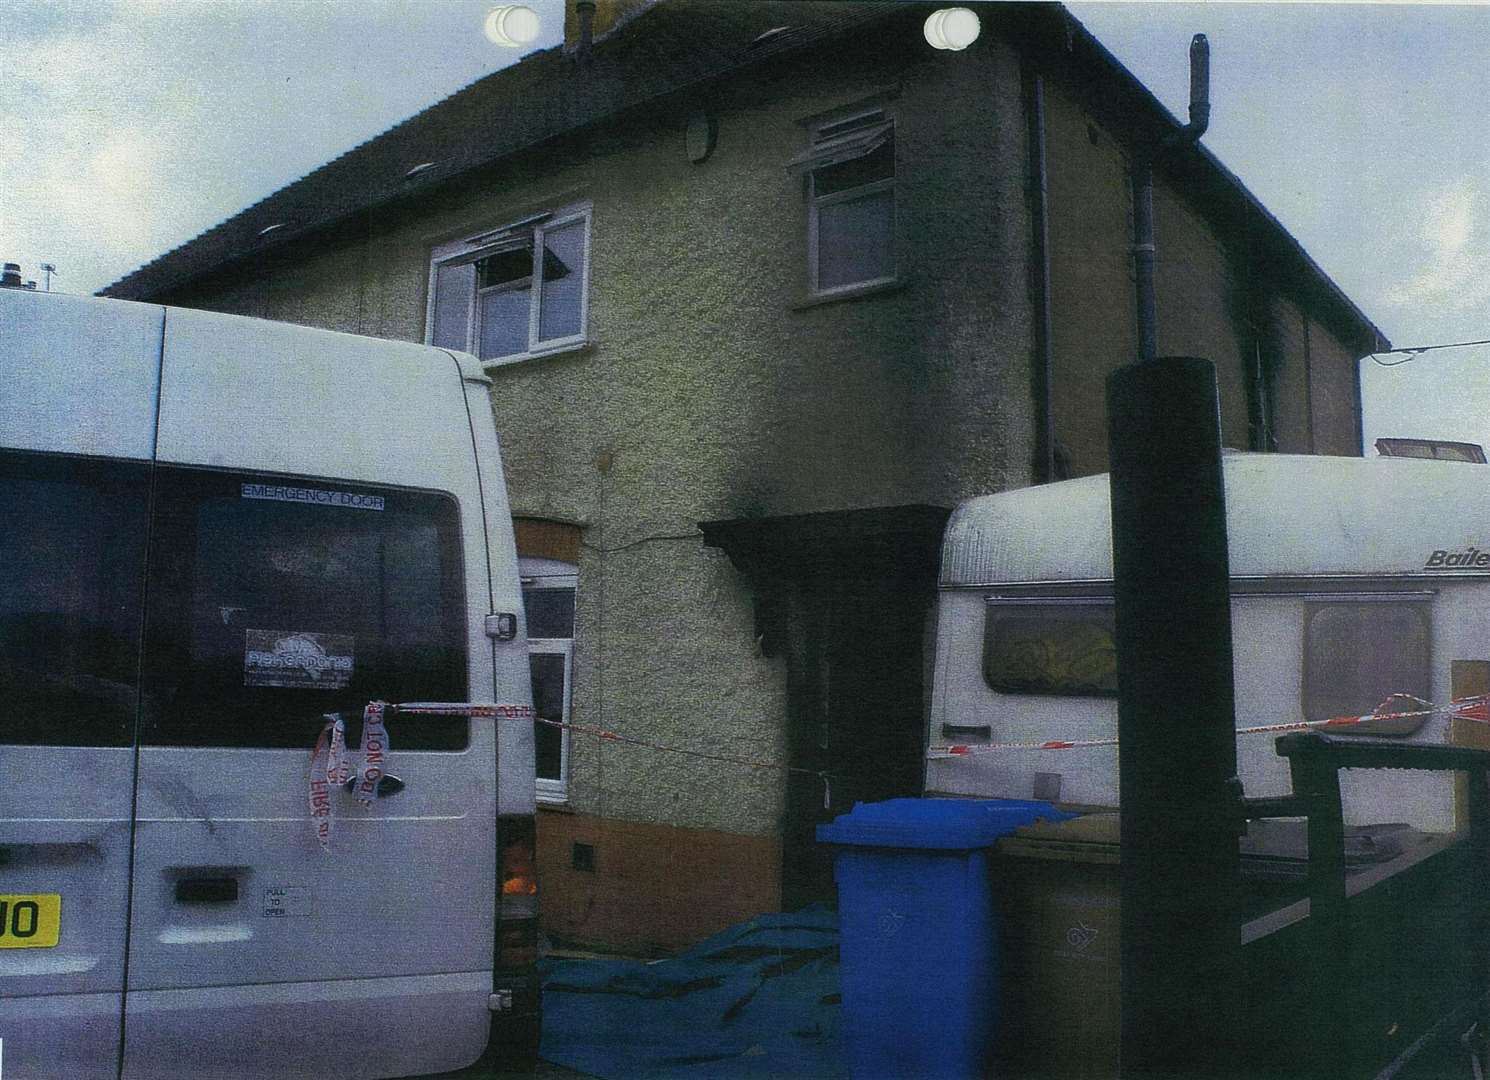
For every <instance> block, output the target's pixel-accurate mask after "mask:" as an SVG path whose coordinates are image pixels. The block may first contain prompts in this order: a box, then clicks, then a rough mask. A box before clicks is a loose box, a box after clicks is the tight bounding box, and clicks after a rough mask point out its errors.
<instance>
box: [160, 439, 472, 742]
mask: <svg viewBox="0 0 1490 1080" xmlns="http://www.w3.org/2000/svg"><path fill="white" fill-rule="evenodd" d="M156 505H157V518H156V529H157V536H156V540H155V542H154V543H153V544H152V556H151V567H150V597H151V599H150V616H149V627H148V635H149V636H148V639H147V645H146V670H147V698H146V700H147V702H148V703H150V704H151V705H152V710H151V712H152V716H151V722H150V724H149V725H148V726H147V729H146V735H145V739H146V741H147V742H150V743H156V744H163V745H170V746H261V747H297V748H301V749H306V748H309V747H310V745H311V744H312V743H313V742H314V741H315V737H316V733H317V731H318V730H319V729H320V725H321V723H322V721H321V716H322V714H323V713H326V712H333V711H349V712H351V713H353V714H354V715H356V716H357V717H359V718H360V715H361V709H362V706H363V705H365V704H366V703H367V702H368V701H370V700H384V701H393V702H397V701H463V700H465V698H466V653H465V636H464V626H465V586H464V582H463V574H462V570H461V558H460V534H459V513H458V510H457V506H456V503H455V501H454V500H453V499H451V498H449V497H448V496H444V495H436V494H428V493H423V492H409V491H401V490H397V489H387V488H376V489H374V488H367V487H364V486H361V485H356V484H351V483H348V482H345V481H340V480H295V479H286V478H283V477H263V476H250V475H239V474H230V473H217V472H207V471H194V470H169V469H162V470H161V475H160V479H159V482H158V485H157V499H156ZM358 726H360V725H358ZM358 726H354V728H353V731H351V732H349V735H350V736H351V737H352V738H353V739H354V741H355V738H356V733H357V727H358ZM466 733H467V722H466V721H465V720H464V719H461V718H458V717H449V718H445V717H440V718H436V717H428V718H420V719H419V720H417V721H412V720H411V721H409V722H408V723H407V725H402V726H401V728H400V729H399V730H394V731H392V732H391V735H392V739H393V745H394V747H395V749H398V750H458V749H461V748H463V747H464V746H465V744H466Z"/></svg>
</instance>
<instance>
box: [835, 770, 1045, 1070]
mask: <svg viewBox="0 0 1490 1080" xmlns="http://www.w3.org/2000/svg"><path fill="white" fill-rule="evenodd" d="M1071 816H1072V815H1070V814H1067V813H1065V812H1063V811H1059V810H1056V809H1055V808H1054V807H1052V806H1051V805H1050V804H1049V803H1045V802H1024V801H1016V800H1010V799H890V800H887V801H885V802H878V803H858V804H856V805H855V806H854V808H853V809H852V810H851V811H849V812H848V813H847V814H842V815H840V816H839V817H838V818H837V819H835V820H834V821H833V822H832V823H831V824H828V825H819V826H818V828H817V838H818V840H819V842H822V843H828V844H833V845H835V846H836V847H837V848H838V850H837V851H836V852H835V855H834V866H833V876H834V879H835V881H836V882H837V884H838V917H839V923H840V925H841V927H842V937H841V945H842V966H841V968H840V971H841V976H842V983H843V1035H844V1052H845V1054H846V1056H847V1058H848V1068H849V1075H850V1076H851V1077H853V1080H889V1078H892V1077H893V1078H902V1077H915V1078H918V1080H921V1078H926V1080H933V1078H935V1080H942V1078H946V1080H952V1078H968V1080H974V1078H978V1077H981V1076H983V1075H984V1073H985V1070H986V1068H987V1066H988V1061H989V1056H990V1052H991V1050H992V1047H993V1038H994V1032H995V1027H996V1024H997V1020H998V976H999V962H998V925H997V914H996V909H995V905H994V896H993V883H992V882H991V881H990V878H989V871H988V857H989V850H988V849H989V848H990V846H991V845H992V844H993V843H994V842H995V841H996V840H997V839H998V838H999V837H1001V836H1004V835H1006V834H1008V833H1011V832H1013V831H1014V830H1015V829H1017V828H1019V827H1020V826H1022V825H1028V824H1031V823H1032V822H1034V821H1037V820H1039V819H1041V818H1044V819H1046V820H1052V821H1055V820H1064V819H1065V818H1069V817H1071Z"/></svg>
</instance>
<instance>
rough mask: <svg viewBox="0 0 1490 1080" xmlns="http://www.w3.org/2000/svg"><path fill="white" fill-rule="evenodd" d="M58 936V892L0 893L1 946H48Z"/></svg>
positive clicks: (52, 945) (51, 944) (19, 947)
mask: <svg viewBox="0 0 1490 1080" xmlns="http://www.w3.org/2000/svg"><path fill="white" fill-rule="evenodd" d="M61 935H62V894H61V893H0V949H50V948H53V947H54V946H55V945H56V944H57V940H58V938H60V937H61Z"/></svg>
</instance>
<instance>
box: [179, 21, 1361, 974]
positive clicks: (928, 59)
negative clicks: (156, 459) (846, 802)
mask: <svg viewBox="0 0 1490 1080" xmlns="http://www.w3.org/2000/svg"><path fill="white" fill-rule="evenodd" d="M980 10H982V9H980ZM990 10H991V9H990ZM650 17H651V16H650V15H649V14H648V15H641V16H639V17H638V18H636V19H635V20H633V21H632V23H630V24H628V25H627V26H626V27H623V28H622V29H621V30H620V31H617V34H618V35H619V34H622V33H627V32H632V33H635V32H639V31H640V30H641V29H642V28H643V26H644V24H645V23H646V20H647V19H648V18H650ZM922 18H924V11H921V10H920V9H916V10H913V11H911V12H909V13H908V15H907V17H905V18H897V19H893V20H891V21H888V22H881V23H878V24H876V25H873V26H870V27H867V28H864V29H861V30H858V31H855V32H854V33H852V34H850V35H848V36H847V37H843V36H840V37H837V38H835V39H833V40H831V41H829V42H828V43H826V44H825V45H823V46H822V47H820V48H816V49H810V50H807V51H806V52H799V53H797V54H793V55H789V56H785V57H781V58H777V59H773V60H770V61H768V62H766V63H763V64H757V65H754V66H752V67H750V69H749V72H748V75H747V76H742V77H734V78H717V79H714V80H713V81H710V82H708V83H706V84H702V85H701V88H700V89H699V91H698V92H697V93H696V94H695V93H684V94H675V95H673V96H671V97H669V98H667V99H665V100H663V101H660V102H658V103H656V104H655V105H653V106H651V107H649V108H647V109H645V110H642V111H633V112H632V113H630V114H628V115H625V116H623V117H619V118H613V119H612V120H610V121H608V122H606V123H604V124H602V125H597V126H594V127H591V128H588V129H586V130H583V131H580V132H575V133H571V134H569V135H567V136H564V137H562V138H560V139H556V140H551V141H549V142H547V143H545V144H542V145H541V146H538V147H534V148H530V149H529V150H526V151H524V152H521V153H519V154H517V155H514V156H512V157H509V158H507V159H505V160H503V161H501V162H499V163H498V164H497V165H495V166H492V167H487V168H484V169H482V170H481V171H480V172H478V173H475V174H469V175H466V176H464V177H461V178H459V179H457V180H454V181H452V182H450V183H447V184H445V185H443V186H442V187H440V188H437V189H435V190H434V191H433V192H431V193H427V194H425V195H422V196H420V197H419V198H418V199H417V200H410V201H406V202H404V203H401V204H397V205H394V206H391V207H384V208H382V209H379V210H376V211H372V212H369V213H367V214H366V215H364V216H362V217H359V218H357V219H356V221H355V224H353V225H351V226H345V227H342V228H339V229H336V230H330V231H327V232H325V233H322V234H320V235H319V237H318V238H312V239H309V240H300V241H296V242H295V243H293V244H289V245H285V246H282V247H281V248H280V249H278V250H277V251H276V252H274V253H272V254H271V255H266V256H263V257H260V258H256V259H253V260H250V261H248V262H247V263H239V264H237V265H235V266H233V267H231V268H225V269H219V270H216V271H214V272H212V273H210V274H207V275H204V276H201V277H198V278H197V279H196V280H194V281H192V282H191V283H189V284H186V285H183V286H179V287H176V288H174V289H172V290H171V291H169V292H168V293H167V294H165V295H157V296H154V297H152V299H158V300H164V301H167V302H172V303H181V304H187V305H190V306H196V307H206V308H212V309H217V310H224V311H237V312H242V313H246V314H250V315H256V316H261V317H265V318H271V319H280V320H286V321H290V322H298V323H306V324H312V325H318V326H325V327H330V328H333V329H339V330H346V331H352V332H357V333H364V334H374V335H379V336H384V337H391V338H402V339H409V340H422V339H423V338H424V336H425V312H426V301H427V282H428V277H429V264H430V253H431V250H432V249H433V248H434V247H435V246H437V245H439V244H441V243H443V242H446V241H448V240H450V239H452V238H458V237H462V236H467V235H471V234H472V233H475V232H479V231H481V230H482V229H485V228H491V227H494V226H496V225H499V224H501V223H503V222H508V221H513V220H516V219H519V218H521V217H523V216H524V215H526V214H529V213H533V212H536V211H541V210H545V209H552V208H554V207H557V206H564V205H569V204H573V203H577V202H583V201H588V202H590V203H592V204H593V216H592V220H591V230H592V232H591V236H592V249H591V263H590V292H589V316H588V343H587V344H586V345H584V346H583V347H581V348H578V349H575V350H573V351H571V352H567V353H564V354H559V355H553V356H548V357H544V358H541V359H533V360H527V361H522V362H518V363H512V364H505V365H497V366H493V367H492V368H490V374H491V376H492V379H493V384H494V385H493V387H492V392H491V401H492V408H493V411H494V413H495V416H496V422H497V427H498V430H499V432H500V433H501V437H502V444H503V453H504V456H505V464H506V470H507V482H508V486H509V489H510V492H511V497H512V505H513V512H514V514H515V515H516V516H517V517H518V518H519V522H518V535H519V545H520V549H521V551H522V553H523V554H526V555H533V556H539V557H548V558H562V559H564V561H570V562H574V563H576V564H577V566H578V594H577V617H576V631H575V644H574V657H573V670H574V680H575V682H574V688H573V701H572V720H573V722H574V723H576V724H578V725H585V726H594V727H602V728H606V729H610V730H613V731H616V732H620V733H623V734H627V735H633V736H637V737H640V738H645V739H647V740H649V741H652V742H655V743H661V744H666V745H670V746H676V747H683V748H692V749H697V750H701V751H705V752H708V753H711V754H718V755H725V756H730V757H738V758H744V759H748V760H751V761H758V762H763V763H778V764H779V763H783V762H785V761H786V760H787V759H788V746H787V743H788V728H789V725H790V723H791V721H789V720H788V714H789V711H790V710H789V704H790V703H789V702H788V677H787V670H786V668H787V664H788V662H789V661H788V658H787V657H784V656H782V655H779V654H775V655H767V653H768V652H771V650H770V649H768V648H765V647H764V646H763V639H762V635H761V632H760V622H759V609H758V601H759V600H760V597H759V596H758V595H757V594H756V590H755V589H754V588H753V587H752V583H751V582H750V581H749V580H747V579H746V577H744V576H743V575H742V574H741V572H740V571H739V570H737V569H736V567H735V566H734V565H733V564H732V563H731V560H730V558H729V557H727V556H726V555H725V554H724V552H722V551H721V550H719V549H717V548H714V547H709V546H706V545H705V543H704V542H703V538H702V535H701V533H700V529H699V523H700V522H706V521H719V520H725V519H733V520H743V519H754V518H760V519H772V518H775V517H779V516H783V515H800V514H812V513H817V512H824V511H846V510H854V509H858V508H872V507H898V506H940V507H950V506H952V505H953V504H955V503H956V502H957V501H958V500H960V499H962V498H965V497H968V496H971V495H975V494H979V493H983V492H987V491H993V490H999V489H1003V488H1008V487H1014V486H1021V485H1025V484H1028V483H1031V482H1033V481H1035V480H1036V479H1038V477H1037V476H1036V474H1035V472H1034V468H1035V466H1034V464H1033V463H1034V461H1035V457H1036V454H1035V438H1036V424H1037V407H1038V400H1037V398H1038V395H1037V392H1036V384H1037V381H1038V378H1037V353H1038V350H1037V347H1036V346H1037V339H1036V320H1037V307H1036V297H1037V292H1036V289H1035V287H1034V284H1035V278H1036V275H1035V273H1034V269H1035V266H1036V260H1035V257H1034V252H1035V246H1034V236H1035V230H1034V224H1035V223H1034V220H1033V218H1032V216H1031V215H1032V205H1033V204H1032V201H1031V199H1030V189H1031V184H1032V179H1033V177H1032V164H1031V160H1032V159H1031V153H1030V150H1031V143H1030V132H1029V115H1028V112H1027V107H1026V106H1027V102H1028V100H1029V97H1028V84H1027V82H1026V81H1025V79H1026V77H1027V75H1028V70H1027V68H1026V67H1023V66H1022V62H1021V49H1020V47H1019V46H1018V45H1017V44H1016V43H1015V41H1013V40H1012V39H1010V38H1006V37H1004V36H1002V35H1001V34H1000V33H998V32H996V20H994V19H990V18H988V17H986V16H985V19H984V25H985V28H988V29H989V30H993V31H994V32H985V34H984V36H983V38H982V39H980V41H979V42H978V43H977V44H976V45H975V46H974V47H972V48H970V49H968V50H967V51H966V52H963V53H946V52H935V51H933V50H931V49H930V48H928V47H925V46H924V44H923V43H922V42H921V41H920V40H919V24H920V19H922ZM606 45H607V42H606V41H601V42H599V43H598V44H597V48H604V47H606ZM1100 90H1101V87H1100V86H1097V87H1096V88H1095V89H1094V86H1093V85H1092V84H1090V83H1088V82H1086V81H1085V79H1084V78H1077V77H1075V76H1070V75H1061V74H1060V73H1057V74H1056V77H1054V78H1053V79H1052V80H1051V81H1050V82H1049V83H1048V84H1047V86H1046V90H1045V94H1046V97H1045V100H1046V110H1047V139H1048V143H1049V145H1048V148H1047V160H1048V167H1049V171H1050V184H1049V188H1050V206H1051V214H1052V219H1051V225H1050V238H1051V245H1050V248H1051V279H1052V314H1053V324H1054V330H1055V332H1054V337H1053V341H1052V351H1053V354H1054V376H1055V395H1054V400H1053V402H1052V410H1053V414H1054V417H1055V432H1056V437H1057V442H1058V444H1060V446H1061V453H1062V455H1063V459H1064V460H1065V461H1067V462H1069V468H1070V470H1071V471H1072V472H1073V473H1090V472H1094V471H1100V470H1101V469H1102V468H1104V466H1105V461H1104V456H1105V427H1104V423H1103V412H1102V384H1103V379H1104V378H1105V375H1106V374H1107V372H1109V371H1110V370H1112V369H1113V368H1114V367H1116V366H1118V365H1119V364H1121V363H1123V362H1126V361H1127V360H1128V359H1129V358H1130V357H1131V355H1132V353H1133V348H1134V346H1133V341H1134V331H1133V317H1132V314H1131V311H1132V291H1131V271H1130V261H1129V260H1130V255H1129V246H1130V244H1131V232H1130V228H1131V226H1130V219H1129V214H1130V211H1131V198H1130V194H1129V190H1128V186H1127V178H1126V172H1125V168H1126V161H1127V155H1126V151H1125V149H1124V147H1123V144H1122V142H1121V140H1120V137H1119V136H1115V135H1114V134H1113V133H1112V132H1111V131H1110V130H1109V127H1108V123H1107V119H1106V118H1104V117H1103V116H1102V115H1101V108H1100V106H1099V105H1097V104H1093V103H1092V102H1093V101H1095V100H1099V99H1100V98H1101V96H1102V95H1101V93H1100ZM863 102H878V103H881V104H883V106H884V107H886V108H887V109H888V110H890V111H891V112H892V113H893V116H894V120H895V200H896V214H897V216H896V225H895V242H896V251H897V263H898V271H899V277H898V281H897V282H896V283H894V284H893V285H892V286H890V287H887V288H883V289H879V290H876V291H873V292H871V293H868V294H866V295H862V296H856V297H853V298H849V299H841V300H838V301H836V302H833V303H821V302H815V301H814V300H813V299H812V298H811V296H810V294H809V292H808V288H807V280H806V269H805V268H806V261H807V251H806V226H805V221H806V209H805V203H804V195H803V185H802V181H801V179H800V178H799V177H798V176H796V175H793V174H791V173H789V172H788V171H787V168H786V165H787V162H789V161H790V160H791V159H792V158H793V157H794V156H796V155H798V154H800V153H801V152H802V151H803V150H804V149H805V148H806V145H807V131H806V128H805V127H804V125H803V122H804V121H805V120H808V119H810V118H813V117H816V116H819V115H821V114H824V113H829V112H832V111H833V110H839V109H844V108H846V107H850V106H854V105H856V104H858V103H863ZM700 113H703V114H706V115H708V116H710V117H712V119H713V120H714V122H715V123H716V124H717V143H716V146H715V149H714V150H713V152H712V154H711V155H710V156H709V157H708V158H707V159H706V160H704V161H703V162H701V163H694V162H693V161H691V160H690V157H689V154H688V153H687V152H686V150H685V135H684V130H685V126H686V124H687V121H688V119H689V118H690V117H692V116H695V115H697V114H700ZM1156 201H1157V204H1158V231H1159V250H1160V272H1159V288H1160V292H1159V297H1160V326H1161V339H1160V344H1161V351H1174V352H1187V353H1195V354H1199V355H1206V356H1209V357H1211V358H1212V359H1214V360H1215V361H1216V362H1217V365H1218V370H1219V371H1220V372H1221V386H1222V395H1223V400H1222V407H1223V414H1224V426H1225V429H1226V436H1227V441H1228V442H1230V443H1232V444H1233V445H1239V446H1247V445H1248V444H1249V439H1250V440H1252V441H1253V443H1254V444H1256V437H1255V435H1254V433H1253V432H1251V431H1250V430H1249V419H1248V417H1249V413H1248V400H1249V399H1248V392H1249V391H1248V390H1247V386H1246V382H1247V379H1248V378H1249V373H1250V372H1253V371H1254V368H1253V367H1250V366H1249V361H1248V357H1249V356H1250V357H1251V358H1252V363H1253V364H1255V363H1256V361H1257V357H1258V356H1260V355H1262V354H1263V353H1264V351H1267V350H1270V351H1269V352H1268V353H1267V355H1268V356H1269V357H1271V359H1269V361H1268V363H1269V371H1270V372H1271V373H1272V374H1270V375H1269V377H1270V378H1273V379H1274V380H1275V382H1276V389H1275V393H1274V397H1275V398H1276V403H1277V404H1276V410H1275V413H1276V415H1275V416H1274V417H1273V418H1272V419H1271V420H1270V428H1271V430H1273V431H1274V432H1275V433H1276V448H1278V449H1287V450H1302V451H1311V450H1318V451H1321V452H1337V453H1359V430H1358V426H1357V425H1358V415H1359V407H1358V398H1357V396H1356V395H1357V389H1356V374H1355V373H1356V364H1355V357H1357V356H1359V355H1360V354H1361V353H1362V352H1364V351H1366V349H1365V347H1363V346H1362V345H1361V344H1360V342H1359V341H1348V340H1345V339H1347V338H1349V337H1350V336H1351V335H1352V334H1353V333H1357V332H1363V331H1362V330H1361V327H1359V326H1357V327H1350V326H1346V327H1344V328H1343V330H1340V329H1332V328H1328V327H1327V325H1326V323H1325V322H1324V321H1322V320H1321V319H1320V318H1318V317H1316V316H1314V315H1312V314H1310V308H1309V303H1310V301H1309V298H1308V297H1307V296H1304V297H1294V296H1291V295H1288V293H1287V292H1286V290H1285V289H1284V287H1282V286H1277V287H1275V285H1274V284H1273V283H1271V282H1269V281H1268V280H1267V279H1266V278H1261V279H1256V278H1255V275H1253V276H1250V277H1249V276H1248V275H1245V274H1240V273H1239V272H1238V270H1237V264H1238V262H1240V261H1244V256H1246V255H1247V254H1248V252H1247V251H1245V250H1243V249H1244V248H1247V247H1248V241H1247V239H1246V238H1245V237H1234V236H1227V235H1225V233H1224V223H1222V224H1219V225H1218V224H1217V223H1215V222H1212V221H1210V220H1209V219H1208V218H1207V212H1206V208H1205V206H1204V204H1203V200H1202V199H1199V197H1198V196H1196V195H1195V194H1194V193H1189V192H1185V191H1183V190H1181V189H1178V188H1176V187H1175V186H1174V185H1172V184H1170V183H1169V182H1167V181H1166V180H1164V179H1163V177H1162V175H1161V183H1160V190H1159V193H1158V196H1157V200H1156ZM1242 278H1246V280H1245V281H1243V280H1242ZM1244 286H1245V288H1244ZM1248 290H1250V293H1248V295H1253V294H1255V295H1256V296H1260V297H1261V300H1260V301H1257V302H1252V303H1251V306H1250V307H1247V306H1246V305H1242V304H1240V303H1239V301H1238V300H1237V297H1238V295H1239V294H1240V293H1245V292H1248ZM1244 307H1245V317H1244V315H1243V314H1239V313H1241V312H1243V308H1244ZM1258 311H1266V312H1269V313H1272V314H1271V315H1270V316H1269V318H1268V319H1264V320H1258V319H1256V318H1254V316H1255V314H1256V312H1258ZM1332 317H1333V316H1332ZM1259 321H1261V322H1263V323H1266V325H1267V327H1268V328H1269V329H1268V331H1267V333H1265V334H1262V335H1259V332H1258V331H1257V325H1256V324H1257V323H1258V322H1259ZM1335 321H1336V322H1337V323H1338V322H1339V319H1338V318H1335ZM1366 325H1367V326H1369V324H1366ZM1254 426H1255V425H1254ZM917 602H918V603H924V599H922V600H918V601H917ZM905 662H906V664H907V667H908V668H909V669H912V670H915V671H919V668H920V664H921V658H920V657H918V656H907V657H906V658H905ZM785 792H786V778H785V775H784V773H783V772H782V771H781V770H780V769H778V768H749V767H745V766H741V765H736V764H728V763H720V762H715V761H709V760H705V759H699V758H692V757H687V756H682V755H673V754H668V753H663V752H659V751H656V750H651V749H644V748H637V747H630V746H625V745H618V744H616V743H612V742H602V741H599V740H596V739H594V738H592V737H589V736H585V735H581V734H576V735H574V736H573V739H572V743H571V753H570V774H569V784H568V797H567V801H565V802H563V803H560V804H552V805H549V806H547V807H546V808H545V810H544V812H543V813H542V815H541V817H540V873H541V875H542V882H543V899H542V902H543V914H544V920H545V924H546V926H547V928H548V929H549V931H550V932H551V933H554V934H557V935H559V936H561V937H565V938H571V939H576V940H582V941H589V942H597V943H610V944H618V945H626V946H629V947H632V948H657V949H668V948H673V947H677V946H679V945H682V944H685V943H687V942H690V941H693V940H696V939H698V938H699V937H701V936H703V935H705V934H707V933H710V932H712V931H714V930H717V929H719V928H721V927H723V926H725V925H728V924H729V923H731V922H733V921H736V920H738V919H741V918H744V917H747V916H749V915H751V914H754V913H757V912H760V911H765V910H773V909H776V908H778V907H779V906H780V905H781V903H782V891H783V890H782V880H783V879H782V875H783V870H782V867H783V850H782V836H783V831H784V827H785V826H784V822H783V815H784V814H785V813H786V812H787V800H786V797H785ZM846 809H847V807H846V806H834V807H833V812H842V811H843V810H846ZM576 845H583V847H584V848H585V849H587V850H586V852H585V854H586V855H587V856H589V858H588V859H579V860H576V857H575V856H576ZM576 862H578V863H579V866H578V867H577V866H576Z"/></svg>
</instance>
